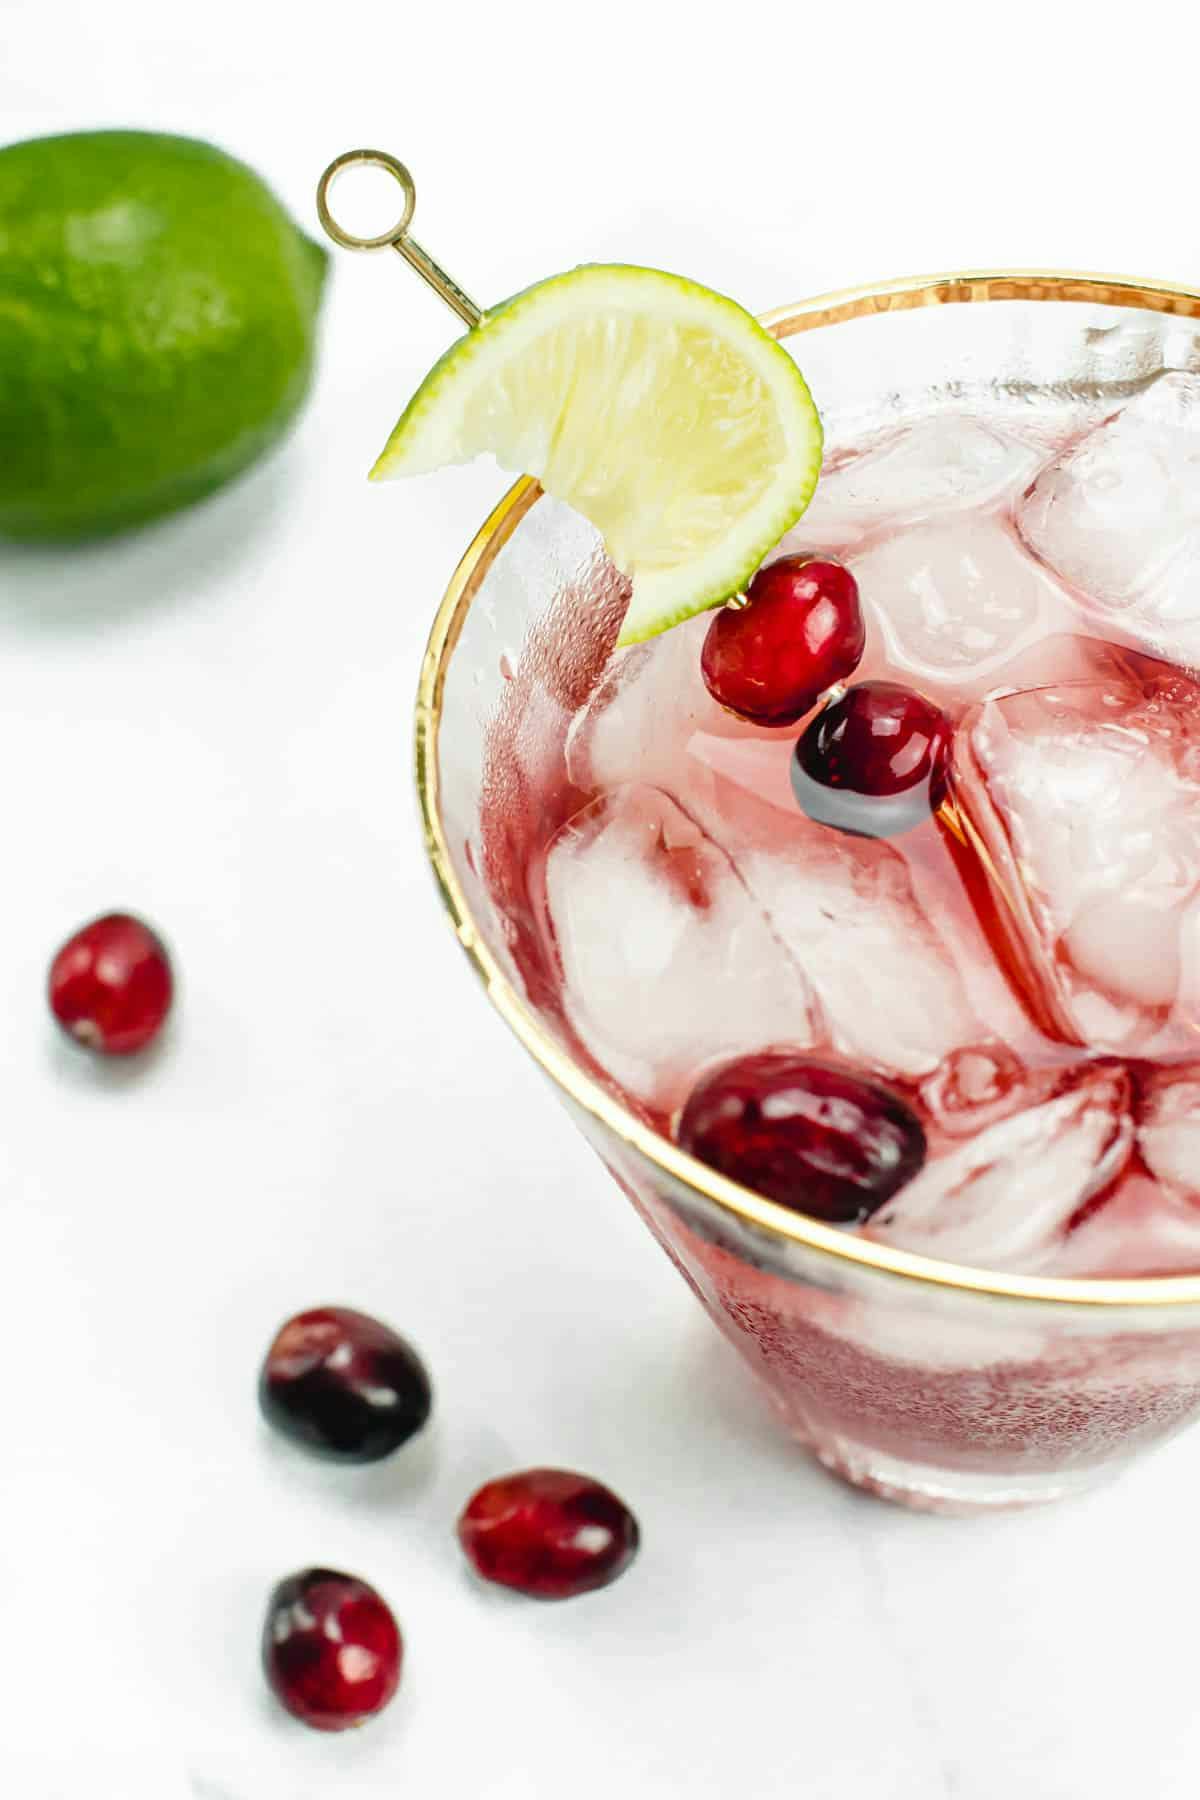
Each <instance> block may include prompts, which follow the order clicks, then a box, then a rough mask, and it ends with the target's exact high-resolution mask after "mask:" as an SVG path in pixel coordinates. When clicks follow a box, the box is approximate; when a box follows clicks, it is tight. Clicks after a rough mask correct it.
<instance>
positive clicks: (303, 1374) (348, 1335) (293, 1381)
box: [258, 1306, 433, 1463]
mask: <svg viewBox="0 0 1200 1800" xmlns="http://www.w3.org/2000/svg"><path fill="white" fill-rule="evenodd" d="M258 1398H259V1405H260V1406H261V1407H262V1411H263V1415H264V1417H265V1418H266V1419H267V1420H268V1421H269V1423H270V1424H272V1425H274V1426H275V1427H276V1428H277V1429H278V1430H279V1431H281V1432H283V1434H284V1436H285V1437H289V1438H291V1439H292V1440H293V1442H295V1443H297V1444H303V1445H304V1447H305V1448H306V1449H308V1450H314V1451H315V1452H316V1453H317V1455H318V1456H325V1457H328V1458H330V1459H331V1460H332V1461H335V1462H346V1463H366V1462H378V1461H379V1459H380V1458H381V1457H384V1456H390V1455H391V1453H392V1451H393V1450H398V1449H399V1447H400V1445H401V1444H404V1443H407V1441H408V1439H409V1438H410V1437H412V1436H414V1434H415V1433H416V1432H418V1431H420V1429H421V1427H422V1425H424V1423H425V1421H426V1420H427V1419H428V1417H429V1411H430V1407H431V1406H432V1404H433V1394H432V1390H431V1388H430V1385H429V1376H428V1374H427V1372H426V1369H425V1365H424V1363H423V1362H422V1361H421V1359H420V1357H419V1356H418V1355H417V1353H416V1351H415V1350H414V1349H413V1347H412V1345H411V1344H410V1343H408V1342H407V1341H406V1340H405V1339H404V1338H402V1337H401V1336H400V1335H399V1333H398V1332H395V1331H392V1330H391V1328H390V1327H389V1326H387V1325H381V1324H380V1322H379V1320H378V1319H372V1318H369V1317H368V1315H367V1314H366V1313H360V1312H354V1311H352V1309H351V1308H350V1307H348V1306H321V1307H317V1308H316V1309H315V1310H314V1311H312V1312H303V1313H297V1314H296V1317H295V1318H294V1319H289V1320H288V1322H287V1324H286V1325H284V1326H283V1327H281V1329H280V1331H279V1333H278V1335H277V1336H276V1338H275V1342H274V1343H273V1344H272V1345H271V1348H270V1349H269V1350H268V1351H267V1358H266V1361H265V1362H264V1363H263V1367H262V1374H261V1375H260V1377H259V1384H258Z"/></svg>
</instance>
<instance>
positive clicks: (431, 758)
mask: <svg viewBox="0 0 1200 1800" xmlns="http://www.w3.org/2000/svg"><path fill="white" fill-rule="evenodd" d="M987 300H1049V301H1055V300H1057V301H1075V302H1084V303H1090V304H1093V305H1106V306H1123V307H1128V308H1130V309H1136V310H1142V311H1147V312H1157V313H1167V314H1174V315H1176V316H1178V317H1181V318H1189V319H1200V290H1198V289H1195V288H1191V287H1183V286H1180V285H1178V284H1175V283H1171V282H1143V281H1137V280H1134V279H1131V278H1126V277H1123V276H1119V275H1089V274H1081V273H1074V272H1071V271H1069V270H1051V269H1016V270H1012V269H1007V270H1006V269H982V270H968V271H964V272H961V273H952V274H941V275H914V276H906V277H902V278H901V279H899V280H895V281H885V282H878V283H875V284H873V285H871V286H868V287H857V288H843V289H840V290H838V291H836V292H833V293H828V294H818V295H816V296H815V297H814V298H813V299H811V300H803V301H800V302H798V303H797V304H794V305H792V306H781V307H777V308H776V309H775V310H774V311H772V312H769V313H766V314H765V315H764V316H763V320H762V322H763V324H764V325H765V326H766V328H767V330H768V331H770V332H771V333H772V335H773V336H775V337H778V338H785V337H790V336H792V335H793V334H794V333H797V332H801V331H815V330H817V329H819V328H820V327H821V326H823V325H837V324H842V323H844V322H845V321H848V320H851V319H861V318H868V317H870V316H871V315H873V314H876V313H881V312H902V311H907V310H909V309H911V308H914V307H920V306H942V305H954V304H963V303H974V302H979V301H987ZM540 496H541V488H540V487H539V486H538V483H537V482H536V481H534V480H533V479H532V478H530V477H529V476H523V477H522V478H521V480H520V481H518V482H516V483H515V485H514V486H513V487H511V488H510V489H509V491H508V493H507V494H506V495H505V496H504V498H503V499H502V500H501V501H500V504H499V505H498V506H497V507H496V509H495V511H494V512H493V513H492V514H491V516H490V517H489V518H488V519H487V520H486V521H485V522H484V524H483V526H482V527H481V529H480V530H479V532H478V533H477V535H476V537H475V539H474V541H473V542H472V544H471V545H470V547H469V548H468V549H467V551H466V553H465V555H464V556H463V558H462V560H461V562H460V563H459V565H458V568H457V569H456V570H455V572H454V575H453V578H452V579H451V582H450V585H449V587H448V588H447V589H446V593H445V597H444V598H443V600H442V603H441V606H440V607H439V608H438V613H437V617H436V618H435V619H434V622H433V629H432V631H431V632H430V636H429V642H428V645H427V646H426V650H425V657H424V661H423V663H422V666H421V676H420V682H419V686H418V691H417V711H416V778H417V793H418V796H419V800H420V806H421V817H422V822H423V826H424V832H425V843H426V849H427V851H428V854H429V860H430V862H431V863H432V865H433V872H434V875H435V877H436V879H437V883H438V887H439V888H440V890H441V895H442V899H443V901H444V903H445V906H446V909H447V911H448V912H449V914H450V918H451V921H452V923H453V926H454V930H455V933H456V935H457V937H458V940H459V942H460V944H461V945H462V947H463V949H464V950H465V951H466V953H467V955H468V957H469V958H470V961H471V964H472V966H473V967H474V969H475V972H476V974H477V975H478V976H479V978H480V979H481V981H482V982H483V985H484V988H485V990H486V992H487V995H488V998H489V1000H490V1001H491V1003H492V1005H493V1006H494V1007H495V1008H496V1011H497V1012H498V1013H499V1014H500V1016H501V1018H503V1019H504V1021H505V1023H506V1024H507V1025H508V1027H509V1029H510V1030H511V1031H512V1032H513V1034H514V1036H515V1037H516V1038H517V1040H518V1042H519V1043H521V1044H522V1045H523V1046H524V1047H525V1049H526V1050H527V1051H528V1052H529V1054H530V1055H531V1056H532V1057H533V1058H534V1060H535V1061H536V1062H537V1063H538V1064H540V1066H541V1068H542V1069H543V1070H544V1071H545V1073H546V1074H547V1075H548V1076H549V1077H550V1079H551V1080H552V1081H553V1082H554V1083H555V1085H556V1086H557V1087H559V1088H561V1089H562V1090H563V1092H564V1093H565V1094H566V1095H567V1097H568V1098H569V1099H570V1100H571V1101H572V1102H573V1103H574V1104H575V1105H576V1106H577V1107H579V1108H580V1109H581V1111H583V1112H584V1113H587V1114H588V1115H589V1116H590V1117H591V1118H593V1119H595V1120H596V1121H597V1123H598V1124H600V1125H601V1126H603V1128H604V1130H605V1131H606V1132H611V1133H612V1135H613V1136H614V1137H616V1138H617V1139H619V1140H620V1141H621V1142H623V1143H625V1144H628V1145H629V1146H630V1147H631V1148H632V1149H633V1150H635V1151H636V1152H637V1153H638V1154H639V1155H640V1156H641V1157H643V1158H644V1159H645V1161H646V1162H647V1163H649V1164H650V1165H651V1166H652V1167H656V1168H658V1169H660V1170H661V1171H662V1173H663V1174H664V1175H665V1176H666V1177H668V1178H669V1179H670V1180H672V1181H675V1182H679V1183H681V1184H682V1185H683V1186H684V1187H687V1188H691V1189H692V1190H694V1191H695V1192H697V1193H699V1194H700V1195H702V1196H704V1197H705V1198H706V1199H707V1200H709V1201H711V1202H712V1203H713V1204H714V1205H716V1206H717V1207H719V1208H721V1209H722V1210H724V1211H726V1212H729V1213H732V1214H733V1215H734V1216H735V1217H736V1218H738V1219H739V1220H741V1221H743V1222H744V1223H747V1224H750V1225H752V1226H755V1227H757V1228H758V1229H759V1230H761V1231H766V1232H767V1233H769V1234H771V1235H775V1236H778V1237H780V1238H784V1239H789V1240H790V1241H791V1242H793V1243H796V1244H801V1245H803V1246H804V1247H805V1248H806V1249H808V1250H810V1251H812V1252H814V1253H816V1254H818V1255H821V1256H827V1257H830V1258H832V1259H833V1260H834V1261H835V1262H839V1263H843V1264H845V1263H849V1264H854V1265H856V1266H857V1267H858V1268H860V1269H862V1270H863V1271H864V1272H865V1271H867V1270H875V1271H876V1272H877V1273H879V1274H881V1275H884V1276H892V1277H900V1278H903V1279H904V1280H906V1281H913V1282H916V1283H918V1284H920V1285H922V1286H926V1287H935V1288H939V1289H942V1290H945V1289H955V1290H958V1291H960V1292H964V1293H978V1294H981V1295H990V1296H994V1297H998V1298H1003V1299H1009V1300H1022V1301H1035V1302H1036V1301H1043V1302H1052V1303H1054V1304H1056V1305H1059V1306H1062V1305H1068V1306H1071V1307H1085V1308H1097V1307H1125V1308H1129V1307H1146V1306H1151V1307H1156V1308H1160V1307H1164V1306H1188V1305H1191V1306H1195V1305H1200V1274H1197V1275H1162V1276H1143V1277H1139V1278H1136V1279H1134V1278H1130V1279H1125V1280H1115V1279H1097V1280H1087V1279H1083V1278H1078V1277H1076V1278H1072V1279H1061V1280H1054V1279H1049V1278H1043V1277H1040V1276H1034V1275H1011V1274H1005V1273H1002V1272H1000V1271H993V1270H987V1269H973V1268H969V1267H967V1266H965V1265H962V1266H960V1265H959V1264H957V1263H947V1262H939V1261H936V1260H934V1259H933V1258H931V1257H926V1256H919V1255H917V1254H915V1253H914V1252H912V1251H907V1250H898V1249H893V1248H892V1247H891V1246H889V1245H884V1244H877V1243H872V1242H871V1241H869V1240H868V1239H866V1238H860V1237H856V1236H851V1235H849V1234H847V1233H844V1232H841V1231H839V1230H837V1228H836V1227H833V1226H829V1225H822V1224H820V1223H819V1222H818V1221H817V1220H815V1219H809V1218H806V1217H805V1216H804V1215H803V1214H801V1213H794V1212H791V1211H789V1210H788V1209H787V1208H786V1207H782V1206H777V1205H775V1204H774V1202H772V1201H770V1200H764V1199H763V1198H762V1197H761V1195H758V1194H755V1193H752V1192H751V1191H750V1190H749V1189H747V1188H742V1187H739V1186H738V1185H737V1183H736V1182H732V1181H729V1180H727V1179H726V1178H725V1177H724V1176H722V1175H718V1174H717V1173H716V1172H715V1171H714V1170H712V1169H710V1168H708V1167H707V1166H706V1165H705V1164H704V1163H701V1162H697V1161H696V1160H695V1159H694V1158H692V1157H690V1156H686V1155H685V1154H684V1152H683V1151H682V1150H680V1149H679V1148H678V1147H677V1146H676V1145H674V1144H672V1143H670V1142H669V1141H668V1140H667V1139H666V1138H663V1137H660V1136H659V1134H658V1133H657V1132H656V1131H653V1130H652V1129H651V1128H650V1127H649V1126H647V1125H645V1124H643V1123H642V1122H641V1120H639V1119H637V1118H635V1117H634V1115H633V1114H632V1113H631V1112H629V1111H627V1109H626V1108H625V1107H624V1106H622V1105H621V1103H620V1102H619V1101H618V1100H616V1099H615V1098H614V1097H613V1096H612V1095H611V1094H609V1093H608V1092H606V1091H605V1089H604V1088H603V1087H601V1086H600V1084H599V1083H598V1082H596V1081H594V1080H593V1079H592V1077H591V1076H590V1075H588V1074H587V1073H586V1071H585V1070H584V1069H582V1068H581V1067H580V1066H579V1065H578V1063H576V1062H575V1061H574V1059H573V1058H572V1057H571V1056H570V1054H569V1053H568V1052H567V1051H566V1050H564V1049H563V1047H562V1046H561V1045H560V1044H559V1043H558V1042H557V1040H556V1039H555V1038H554V1036H553V1034H552V1033H551V1032H550V1031H549V1030H547V1028H546V1027H545V1025H543V1024H542V1022H541V1020H540V1019H539V1018H538V1016H537V1014H536V1013H535V1012H534V1011H533V1010H532V1008H530V1007H529V1006H528V1005H527V1004H526V1002H525V1001H524V999H523V998H522V997H521V995H520V994H519V992H518V991H517V989H516V988H515V987H514V986H513V984H512V982H510V981H509V979H508V977H507V976H506V975H505V974H504V972H503V970H502V969H501V968H500V966H499V964H498V963H497V962H496V959H495V958H494V957H493V955H492V953H491V951H490V950H489V949H488V946H487V943H486V942H485V939H484V935H483V933H482V931H481V929H480V927H479V925H478V924H477V923H476V921H475V919H474V918H473V917H472V914H471V909H470V906H469V904H468V901H467V898H466V895H465V893H464V891H463V888H462V885H461V883H460V882H459V880H458V877H457V875H456V874H455V871H454V867H453V863H452V861H451V857H450V850H449V845H448V843H447V840H446V833H445V830H444V827H443V824H442V816H441V799H440V777H439V767H438V734H439V731H440V728H441V717H442V696H443V691H444V688H445V682H446V672H447V669H448V667H449V663H450V658H451V657H452V655H453V653H454V649H455V646H456V644H457V643H458V639H459V636H460V634H461V631H462V627H463V623H464V621H465V619H466V616H467V613H468V611H469V610H470V607H471V603H472V601H473V599H474V597H475V595H476V593H477V592H478V590H479V587H480V585H481V583H482V581H483V579H484V577H485V575H486V574H487V571H488V569H489V568H490V567H491V564H492V563H493V561H494V560H495V558H496V556H497V554H498V553H499V551H500V550H501V549H502V548H503V546H504V545H505V544H506V543H507V542H508V539H509V538H510V537H511V536H512V534H513V532H514V531H515V530H516V528H517V526H518V525H519V524H520V522H521V520H522V519H523V518H524V517H525V515H526V513H527V512H528V511H529V510H530V508H531V507H532V506H533V505H534V504H535V503H536V501H537V500H538V499H539V498H540Z"/></svg>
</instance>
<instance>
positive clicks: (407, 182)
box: [317, 150, 485, 328]
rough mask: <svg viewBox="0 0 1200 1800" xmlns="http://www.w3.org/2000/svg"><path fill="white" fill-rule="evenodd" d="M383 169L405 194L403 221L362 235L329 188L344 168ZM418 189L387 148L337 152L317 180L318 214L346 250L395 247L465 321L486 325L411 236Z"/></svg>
mask: <svg viewBox="0 0 1200 1800" xmlns="http://www.w3.org/2000/svg"><path fill="white" fill-rule="evenodd" d="M364 166H365V167H367V168H373V169H383V170H384V171H385V172H386V173H387V174H388V175H391V176H392V177H393V178H394V179H395V180H396V181H397V182H398V184H399V186H400V190H401V192H402V193H403V195H404V210H403V212H402V213H401V215H400V218H399V221H398V222H397V223H396V224H395V225H393V226H392V227H391V228H390V230H388V231H381V232H379V234H378V235H377V236H376V237H359V236H358V235H357V234H356V233H355V232H353V231H347V230H345V228H344V227H343V226H341V225H339V224H338V222H337V220H336V219H335V218H334V216H333V214H332V212H331V211H330V208H329V191H330V189H331V187H332V186H333V184H334V182H335V181H336V180H337V178H338V176H339V175H340V174H341V173H342V171H343V170H344V169H352V168H361V167H364ZM416 204H417V189H416V184H415V182H414V181H413V178H412V176H411V175H410V174H409V172H408V170H407V169H406V168H405V166H404V164H403V163H402V162H400V161H399V160H398V158H396V157H394V156H389V154H388V152H387V151H386V150H343V151H342V154H341V155H340V156H335V157H334V159H333V161H332V162H331V163H330V165H329V167H328V168H327V169H326V170H325V172H324V174H323V175H322V176H321V179H320V181H318V183H317V217H318V218H319V219H320V221H321V224H322V226H323V228H324V230H325V234H326V236H327V237H331V238H332V239H333V241H334V243H335V244H340V245H341V246H342V248H343V250H395V251H396V253H397V255H399V256H402V257H403V258H404V260H405V262H406V263H407V264H408V266H409V268H410V269H415V270H416V272H417V274H418V275H419V276H420V277H421V280H422V281H424V282H426V283H428V285H429V286H430V287H431V288H432V289H433V291H434V293H435V294H436V295H437V296H438V298H439V300H444V301H445V303H446V305H447V306H448V307H449V308H450V310H451V312H454V313H457V315H458V317H459V318H460V319H461V320H462V321H463V323H464V324H465V325H469V326H471V327H472V328H474V327H475V326H476V325H482V323H483V321H484V317H485V315H484V311H483V308H482V307H481V306H476V304H475V302H474V300H472V299H471V298H470V296H469V295H468V294H465V293H464V292H463V290H462V288H460V287H459V285H458V283H457V281H455V280H454V278H453V277H452V276H450V275H447V273H446V271H445V269H443V268H442V267H441V265H440V264H439V263H436V262H434V260H433V258H432V256H430V254H429V252H428V251H427V250H423V249H422V248H421V246H420V244H418V242H417V240H416V239H415V238H414V237H412V236H410V234H409V229H408V228H409V226H410V225H411V224H412V216H413V213H414V211H415V210H416Z"/></svg>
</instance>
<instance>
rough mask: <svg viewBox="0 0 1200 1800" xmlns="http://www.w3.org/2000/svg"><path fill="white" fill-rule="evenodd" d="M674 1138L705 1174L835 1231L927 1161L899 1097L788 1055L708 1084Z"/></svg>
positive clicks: (733, 1068)
mask: <svg viewBox="0 0 1200 1800" xmlns="http://www.w3.org/2000/svg"><path fill="white" fill-rule="evenodd" d="M676 1137H677V1138H678V1141H679V1143H680V1144H681V1145H682V1147H683V1148H684V1149H685V1150H686V1151H687V1152H688V1154H689V1156H695V1157H698V1158H699V1160H700V1161H701V1162H704V1163H707V1164H708V1166H709V1168H710V1169H716V1170H717V1171H718V1172H719V1173H720V1174H722V1175H728V1176H729V1178H730V1180H732V1181H737V1182H740V1183H741V1185H742V1186H743V1187H748V1188H753V1189H754V1190H755V1192H756V1193H759V1194H763V1195H765V1196H766V1198H767V1199H768V1200H776V1201H778V1202H779V1204H780V1205H781V1206H790V1207H792V1208H793V1210H794V1211H796V1212H802V1213H808V1214H809V1216H810V1217H812V1218H814V1219H823V1220H825V1221H826V1222H827V1223H828V1224H836V1225H852V1224H857V1223H859V1222H861V1221H862V1220H863V1219H867V1218H869V1217H870V1216H871V1214H872V1213H873V1212H874V1211H875V1210H876V1208H877V1207H880V1206H882V1205H883V1203H884V1201H885V1200H887V1199H889V1198H890V1197H891V1195H893V1194H894V1193H895V1192H896V1190H897V1189H898V1188H901V1187H903V1186H904V1183H905V1182H906V1181H911V1180H912V1178H913V1176H914V1175H915V1174H916V1173H917V1171H918V1169H920V1167H921V1165H922V1163H923V1162H924V1161H925V1133H924V1131H923V1130H922V1129H921V1121H920V1120H919V1119H918V1118H917V1115H916V1114H915V1113H914V1112H913V1110H912V1108H911V1107H909V1106H907V1105H906V1104H905V1102H904V1101H903V1100H901V1098H900V1097H899V1095H898V1094H893V1093H892V1092H891V1090H890V1089H888V1088H885V1087H882V1086H880V1084H879V1083H878V1082H875V1081H867V1080H864V1078H863V1077H862V1076H861V1075H855V1074H852V1073H851V1071H850V1070H848V1069H843V1068H839V1067H838V1066H836V1065H835V1064H830V1063H822V1062H817V1061H815V1060H814V1059H813V1058H811V1057H808V1056H801V1055H799V1054H797V1053H794V1052H791V1051H785V1050H766V1051H763V1052H762V1053H761V1054H759V1055H757V1056H743V1057H740V1058H739V1059H738V1061H736V1062H732V1063H727V1064H726V1065H725V1066H724V1068H720V1069H717V1070H715V1071H714V1072H713V1073H712V1074H711V1075H706V1076H705V1077H704V1079H703V1080H702V1081H701V1082H699V1083H698V1085H697V1086H696V1087H695V1088H693V1090H692V1092H691V1094H690V1096H689V1098H688V1100H687V1103H686V1105H685V1106H684V1108H683V1112H682V1114H681V1115H680V1119H679V1126H678V1129H677V1131H676Z"/></svg>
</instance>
